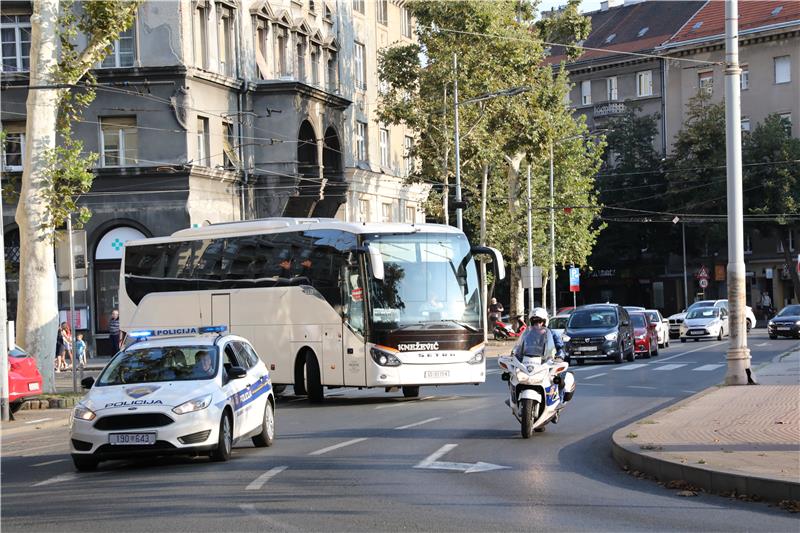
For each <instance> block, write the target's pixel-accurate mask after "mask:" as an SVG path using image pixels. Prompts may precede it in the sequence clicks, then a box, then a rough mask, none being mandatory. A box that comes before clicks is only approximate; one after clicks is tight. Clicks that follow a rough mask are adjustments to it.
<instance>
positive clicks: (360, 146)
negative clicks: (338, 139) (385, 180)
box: [356, 122, 367, 161]
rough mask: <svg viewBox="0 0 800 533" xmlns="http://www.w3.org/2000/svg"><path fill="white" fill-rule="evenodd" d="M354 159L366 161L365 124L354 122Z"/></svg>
mask: <svg viewBox="0 0 800 533" xmlns="http://www.w3.org/2000/svg"><path fill="white" fill-rule="evenodd" d="M356 159H358V160H359V161H366V160H367V123H366V122H356Z"/></svg>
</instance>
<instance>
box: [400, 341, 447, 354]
mask: <svg viewBox="0 0 800 533" xmlns="http://www.w3.org/2000/svg"><path fill="white" fill-rule="evenodd" d="M397 349H398V350H400V351H401V352H421V351H423V350H438V349H439V343H438V342H419V341H417V342H414V343H410V342H408V343H403V342H401V343H400V344H398V345H397Z"/></svg>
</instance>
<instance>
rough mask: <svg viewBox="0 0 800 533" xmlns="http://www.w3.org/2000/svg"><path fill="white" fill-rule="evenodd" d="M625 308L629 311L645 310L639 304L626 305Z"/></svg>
mask: <svg viewBox="0 0 800 533" xmlns="http://www.w3.org/2000/svg"><path fill="white" fill-rule="evenodd" d="M625 310H626V311H627V312H629V313H630V312H632V311H644V307H640V306H638V305H626V306H625Z"/></svg>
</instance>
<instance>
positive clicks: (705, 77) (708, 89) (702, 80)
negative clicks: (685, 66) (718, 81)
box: [697, 70, 714, 95]
mask: <svg viewBox="0 0 800 533" xmlns="http://www.w3.org/2000/svg"><path fill="white" fill-rule="evenodd" d="M697 87H698V90H699V91H700V92H705V93H706V94H708V95H712V94H714V72H713V71H711V70H709V71H707V72H700V73H698V74H697Z"/></svg>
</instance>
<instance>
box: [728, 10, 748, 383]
mask: <svg viewBox="0 0 800 533" xmlns="http://www.w3.org/2000/svg"><path fill="white" fill-rule="evenodd" d="M741 73H742V71H741V69H740V68H739V2H738V0H726V2H725V148H726V157H725V162H726V167H727V177H728V310H729V312H730V320H729V323H730V328H731V331H730V339H731V340H730V343H729V344H728V354H727V359H728V371H727V373H726V374H725V384H726V385H746V384H747V383H748V382H750V381H751V376H750V350H749V348H748V347H747V327H746V324H745V303H746V302H745V290H746V287H745V276H746V272H745V266H744V219H743V215H744V209H743V207H742V133H741V109H740V96H741V94H740V85H739V83H740V78H741Z"/></svg>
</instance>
